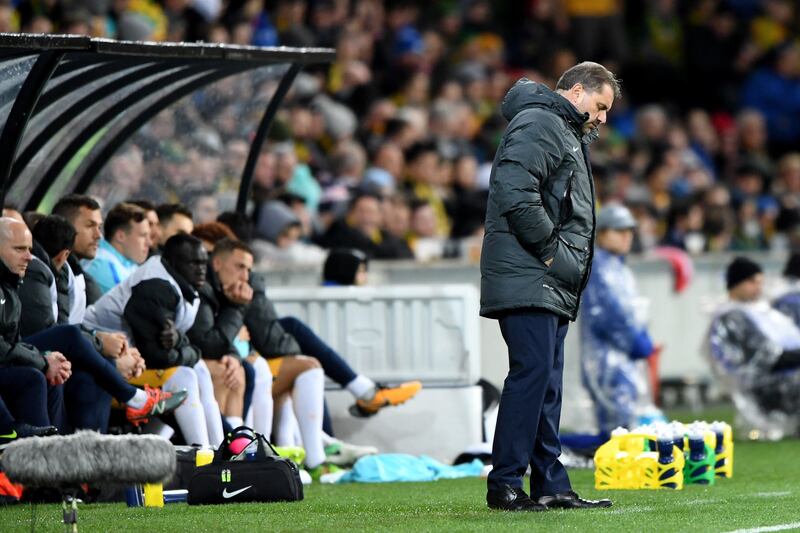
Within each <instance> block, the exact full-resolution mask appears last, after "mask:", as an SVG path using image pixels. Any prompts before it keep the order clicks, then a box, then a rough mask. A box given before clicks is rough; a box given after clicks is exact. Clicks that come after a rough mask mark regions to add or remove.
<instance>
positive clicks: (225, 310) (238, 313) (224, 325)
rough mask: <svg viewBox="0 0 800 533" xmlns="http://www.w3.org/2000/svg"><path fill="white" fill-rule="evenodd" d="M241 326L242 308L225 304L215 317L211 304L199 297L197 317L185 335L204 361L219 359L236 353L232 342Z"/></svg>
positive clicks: (242, 321) (242, 320)
mask: <svg viewBox="0 0 800 533" xmlns="http://www.w3.org/2000/svg"><path fill="white" fill-rule="evenodd" d="M243 325H244V308H243V307H241V306H238V305H233V304H230V303H228V302H225V303H223V304H222V308H221V309H220V312H219V313H218V314H217V316H216V317H215V316H214V309H213V308H212V306H211V304H210V303H209V302H208V301H207V300H205V299H204V298H203V297H202V296H201V297H200V308H199V309H198V310H197V317H196V318H195V319H194V325H193V326H192V329H190V330H189V331H188V332H187V335H188V337H189V340H190V341H191V342H192V344H194V345H195V346H197V347H198V348H199V349H200V352H201V353H202V356H203V358H204V359H220V358H221V357H222V356H223V355H227V354H232V353H236V349H235V347H234V346H233V341H234V339H236V335H238V334H239V330H241V329H242V326H243Z"/></svg>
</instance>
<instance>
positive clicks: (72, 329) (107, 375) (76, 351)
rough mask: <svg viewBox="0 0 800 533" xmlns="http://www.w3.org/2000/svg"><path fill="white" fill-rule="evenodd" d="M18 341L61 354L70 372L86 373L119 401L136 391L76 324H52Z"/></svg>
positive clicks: (129, 397) (125, 400)
mask: <svg viewBox="0 0 800 533" xmlns="http://www.w3.org/2000/svg"><path fill="white" fill-rule="evenodd" d="M22 340H23V341H25V342H27V343H29V344H33V345H34V346H36V347H37V348H38V349H39V350H42V351H44V350H47V351H51V352H61V353H63V354H64V357H66V358H67V360H69V362H70V363H72V370H73V372H76V371H79V370H81V371H84V372H86V373H87V374H90V375H91V376H92V377H93V378H94V380H95V382H96V383H97V385H98V386H99V387H101V388H102V389H103V390H104V391H106V392H108V393H109V394H110V395H111V396H112V397H114V398H116V399H117V400H119V401H120V402H122V403H125V402H127V401H128V400H130V399H131V398H133V395H134V394H136V387H134V386H133V385H131V384H130V383H128V382H127V381H125V378H123V377H122V375H121V374H120V373H119V371H118V370H117V367H116V366H114V363H112V362H111V361H109V360H108V359H106V358H105V357H103V356H102V355H101V354H100V353H99V352H98V351H97V350H96V349H95V347H94V346H92V343H90V342H89V341H88V340H86V339H85V338H84V336H83V335H82V334H81V331H80V329H78V327H77V326H54V327H52V328H48V329H45V330H43V331H40V332H39V333H34V334H33V335H29V336H28V337H25V338H24V339H22Z"/></svg>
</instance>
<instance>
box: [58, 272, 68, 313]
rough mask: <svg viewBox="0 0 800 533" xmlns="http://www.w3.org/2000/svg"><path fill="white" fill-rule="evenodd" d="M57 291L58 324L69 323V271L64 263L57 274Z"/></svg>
mask: <svg viewBox="0 0 800 533" xmlns="http://www.w3.org/2000/svg"><path fill="white" fill-rule="evenodd" d="M56 291H57V298H56V303H57V304H58V319H57V320H56V323H57V324H69V273H68V272H67V266H66V265H64V266H63V267H62V268H61V270H60V271H59V272H58V274H57V275H56Z"/></svg>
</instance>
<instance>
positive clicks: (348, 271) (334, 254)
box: [322, 248, 367, 285]
mask: <svg viewBox="0 0 800 533" xmlns="http://www.w3.org/2000/svg"><path fill="white" fill-rule="evenodd" d="M362 263H364V264H367V256H366V255H365V254H364V252H362V251H360V250H355V249H351V248H334V249H333V250H331V251H330V253H329V254H328V259H326V260H325V266H324V267H323V269H322V281H323V282H324V283H326V284H329V285H354V284H355V282H356V273H358V267H359V266H361V264H362Z"/></svg>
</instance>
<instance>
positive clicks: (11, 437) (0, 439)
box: [0, 422, 58, 449]
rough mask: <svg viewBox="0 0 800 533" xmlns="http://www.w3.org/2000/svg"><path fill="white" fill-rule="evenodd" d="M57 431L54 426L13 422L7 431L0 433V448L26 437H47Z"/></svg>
mask: <svg viewBox="0 0 800 533" xmlns="http://www.w3.org/2000/svg"><path fill="white" fill-rule="evenodd" d="M57 433H58V429H57V428H56V427H55V426H32V425H30V424H26V423H24V422H15V423H14V425H13V427H12V429H11V431H10V432H9V433H7V434H5V435H0V449H3V448H5V447H6V446H8V445H9V444H11V443H12V442H17V441H18V440H20V439H24V438H27V437H48V436H50V435H56V434H57Z"/></svg>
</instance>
